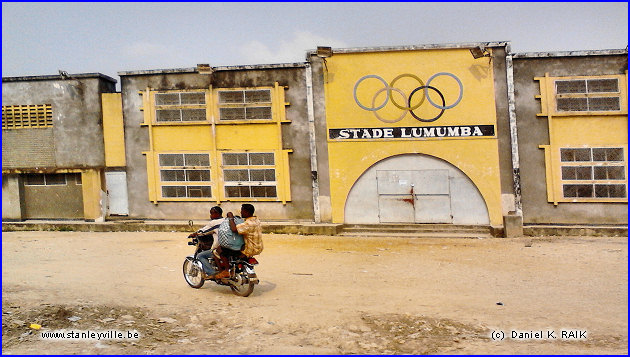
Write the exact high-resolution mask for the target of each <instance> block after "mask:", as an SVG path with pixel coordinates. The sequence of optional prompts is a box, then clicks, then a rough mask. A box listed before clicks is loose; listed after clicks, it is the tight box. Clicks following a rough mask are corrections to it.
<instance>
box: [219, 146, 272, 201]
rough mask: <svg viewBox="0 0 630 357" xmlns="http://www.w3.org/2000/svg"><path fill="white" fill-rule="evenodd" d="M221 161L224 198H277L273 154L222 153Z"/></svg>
mask: <svg viewBox="0 0 630 357" xmlns="http://www.w3.org/2000/svg"><path fill="white" fill-rule="evenodd" d="M222 159H223V181H224V182H225V196H226V197H229V198H237V197H238V198H240V197H251V198H276V197H278V193H277V189H276V187H277V179H276V167H275V157H274V154H273V153H223V156H222Z"/></svg>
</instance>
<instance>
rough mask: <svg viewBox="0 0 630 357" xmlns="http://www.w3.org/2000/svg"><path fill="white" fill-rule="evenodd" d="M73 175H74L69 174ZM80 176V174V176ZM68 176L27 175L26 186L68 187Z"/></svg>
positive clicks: (25, 178) (25, 176) (25, 177)
mask: <svg viewBox="0 0 630 357" xmlns="http://www.w3.org/2000/svg"><path fill="white" fill-rule="evenodd" d="M68 175H70V176H71V175H72V174H68ZM79 175H80V174H79ZM66 183H67V180H66V174H26V175H24V184H25V185H26V186H59V185H66Z"/></svg>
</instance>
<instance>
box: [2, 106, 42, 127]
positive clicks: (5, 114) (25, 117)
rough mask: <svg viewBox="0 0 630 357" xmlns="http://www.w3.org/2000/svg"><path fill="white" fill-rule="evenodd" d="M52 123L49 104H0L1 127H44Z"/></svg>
mask: <svg viewBox="0 0 630 357" xmlns="http://www.w3.org/2000/svg"><path fill="white" fill-rule="evenodd" d="M52 125H53V116H52V105H51V104H36V105H6V106H5V105H3V106H2V129H24V128H46V127H51V126H52Z"/></svg>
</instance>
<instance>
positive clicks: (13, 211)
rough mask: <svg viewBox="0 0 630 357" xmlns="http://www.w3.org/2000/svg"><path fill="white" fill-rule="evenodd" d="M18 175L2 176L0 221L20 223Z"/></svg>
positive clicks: (20, 197)
mask: <svg viewBox="0 0 630 357" xmlns="http://www.w3.org/2000/svg"><path fill="white" fill-rule="evenodd" d="M22 199H23V197H22V195H20V175H4V174H3V175H2V220H3V221H21V220H22V217H23V214H22V204H21V200H22Z"/></svg>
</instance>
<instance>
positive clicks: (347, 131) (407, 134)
mask: <svg viewBox="0 0 630 357" xmlns="http://www.w3.org/2000/svg"><path fill="white" fill-rule="evenodd" d="M328 134H329V137H330V139H333V140H360V139H363V140H365V139H368V140H370V139H423V138H424V139H427V138H461V137H477V136H494V125H455V126H423V127H393V128H342V129H329V131H328Z"/></svg>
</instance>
